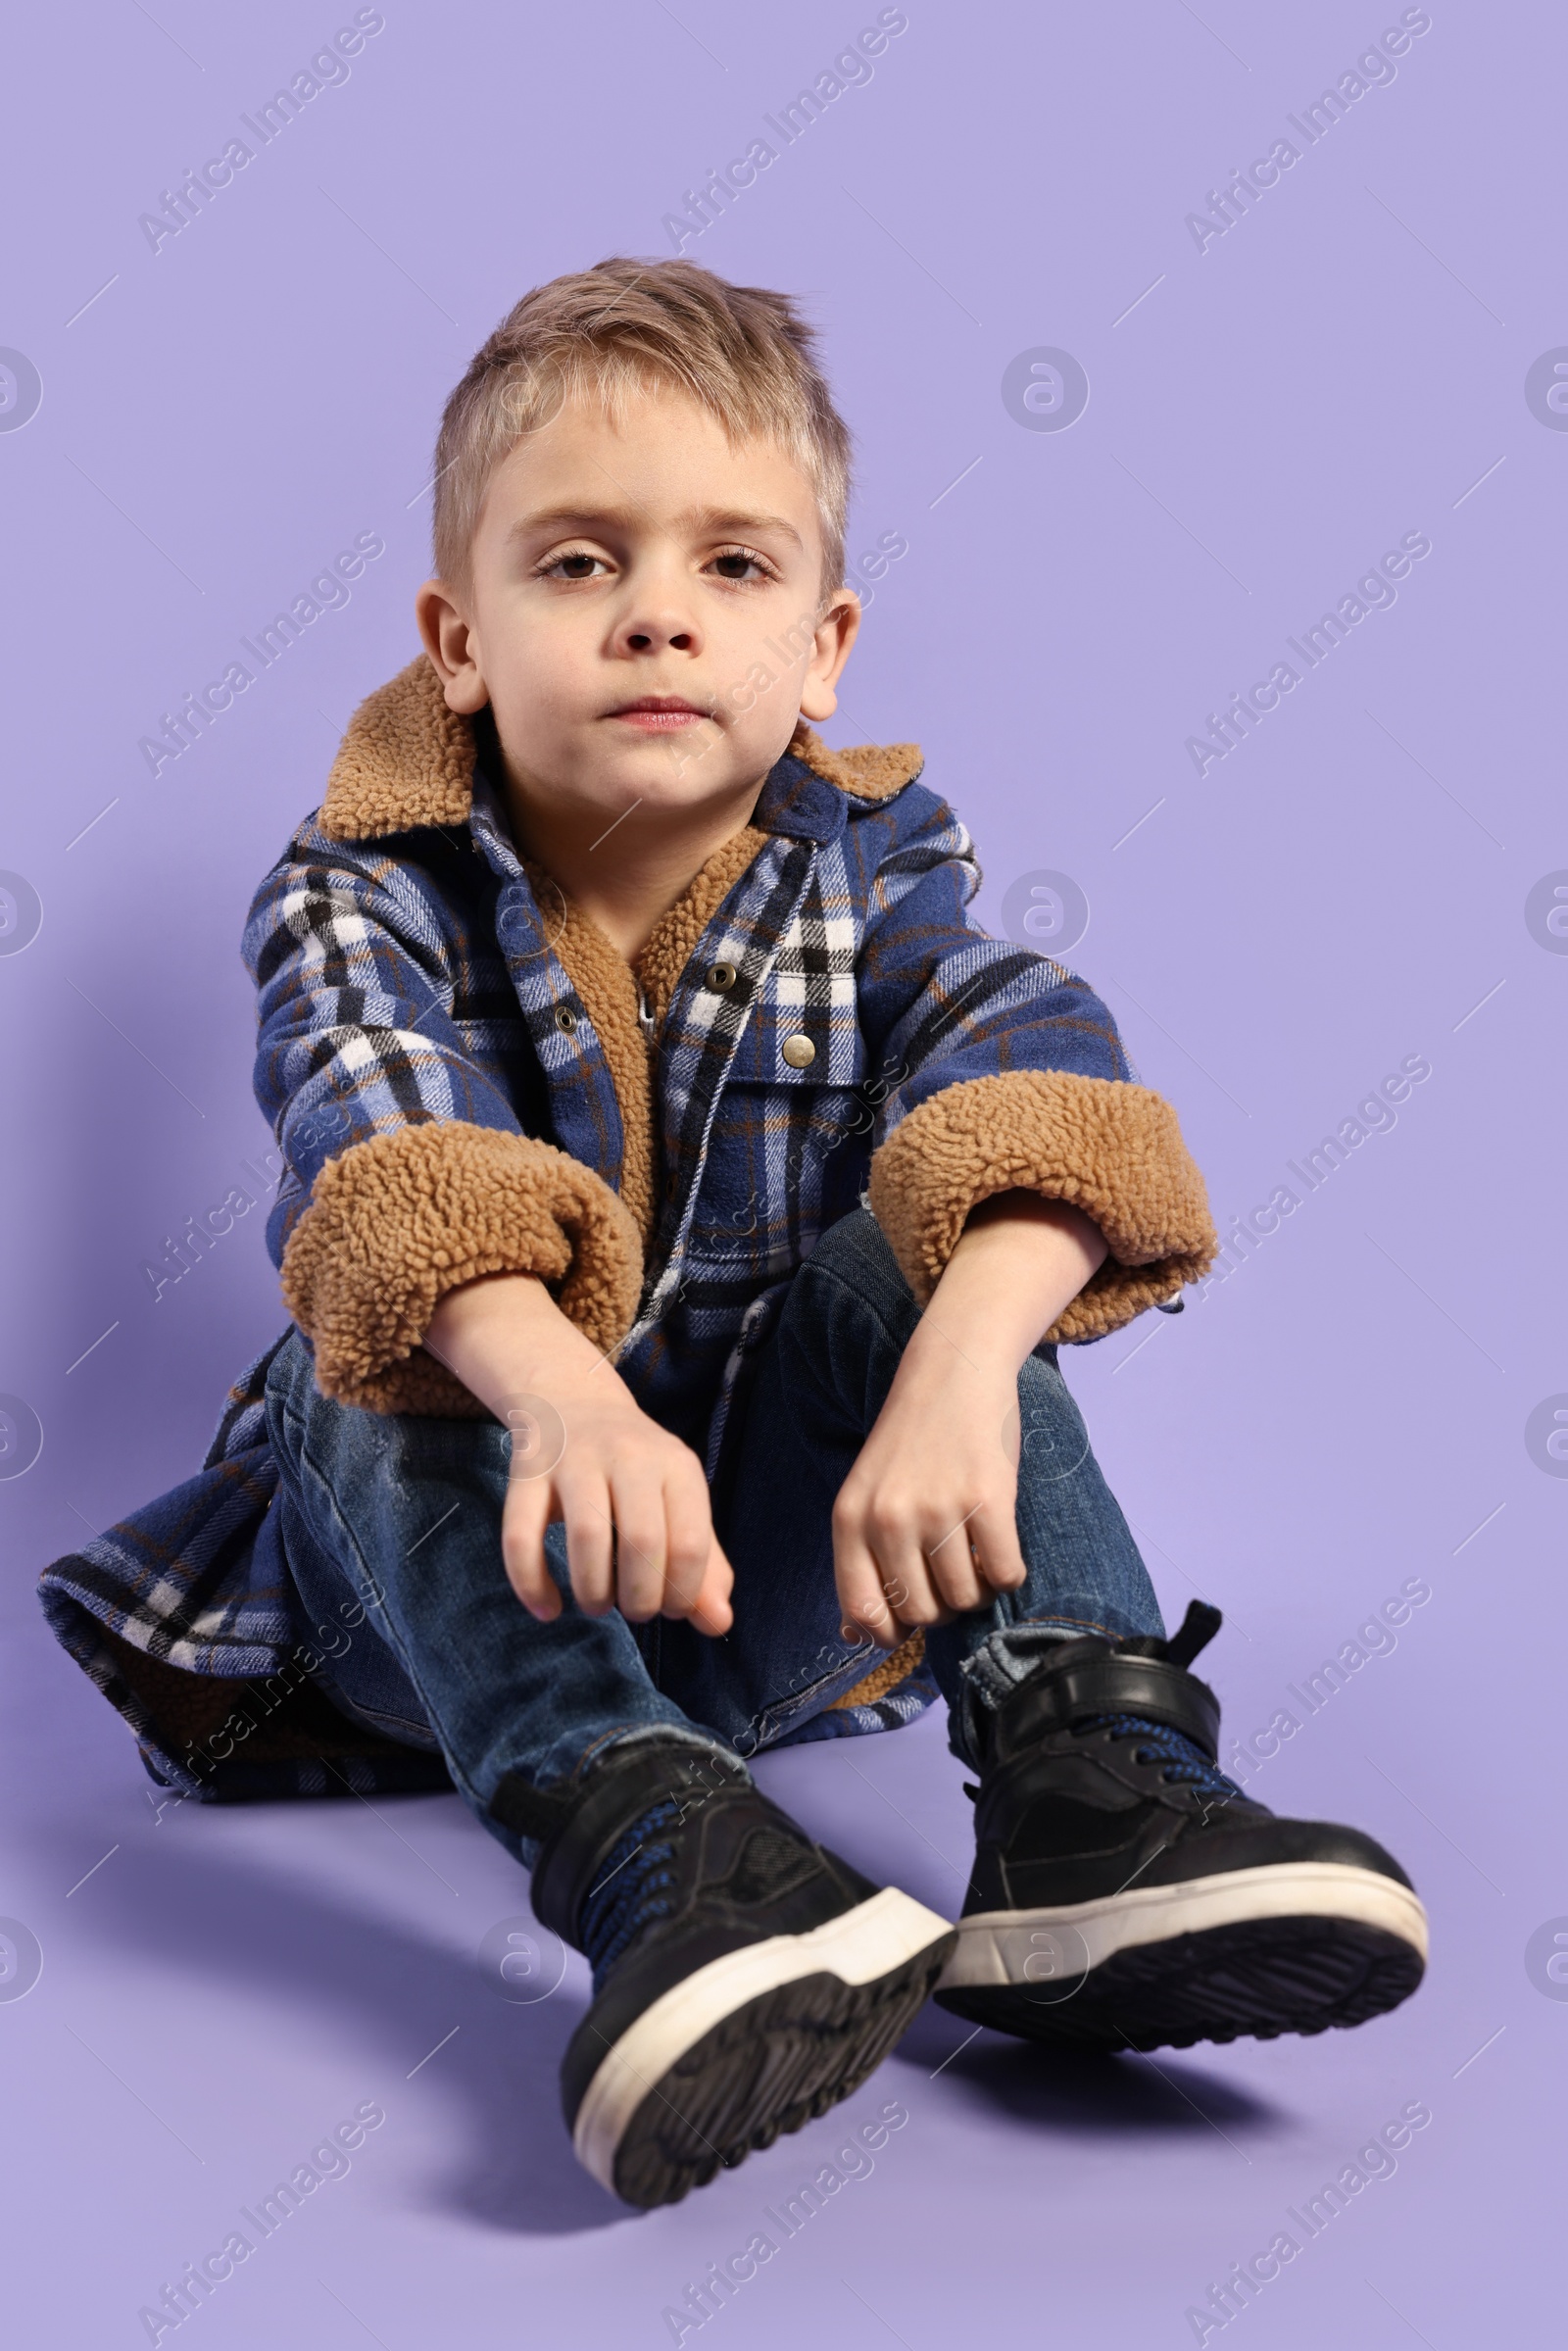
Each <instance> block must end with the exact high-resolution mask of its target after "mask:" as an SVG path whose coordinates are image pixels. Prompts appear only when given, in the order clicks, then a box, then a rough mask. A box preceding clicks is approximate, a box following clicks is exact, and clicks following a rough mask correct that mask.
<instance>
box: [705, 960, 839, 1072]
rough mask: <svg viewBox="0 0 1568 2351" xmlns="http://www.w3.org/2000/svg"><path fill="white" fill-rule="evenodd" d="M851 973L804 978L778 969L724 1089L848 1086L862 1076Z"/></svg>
mask: <svg viewBox="0 0 1568 2351" xmlns="http://www.w3.org/2000/svg"><path fill="white" fill-rule="evenodd" d="M865 1067H866V1057H865V1042H864V1039H863V1038H862V1037H861V1035H860V1024H859V1021H858V1017H857V1005H856V1001H855V983H854V978H853V975H848V974H846V975H845V976H844V977H842V978H841V977H840V976H838V975H837V974H835V975H833V976H832V977H828V976H827V975H824V976H823V977H821V978H820V979H815V978H813V979H807V978H806V977H805V975H803V974H801V973H799V972H791V971H780V970H779V969H778V968H777V967H776V966H775V968H774V969H773V970H772V971H770V972H769V974H768V976H767V978H766V980H765V981H764V982H763V985H762V988H761V991H760V994H759V996H758V998H757V1001H756V1003H755V1004H753V1005H752V1009H751V1016H750V1018H749V1019H748V1021H747V1023H746V1026H745V1028H744V1030H743V1031H742V1033H741V1039H740V1043H739V1044H738V1045H737V1047H736V1048H735V1056H734V1059H733V1060H732V1061H731V1063H730V1065H729V1072H728V1075H727V1078H726V1080H725V1083H726V1087H730V1086H744V1087H746V1088H748V1089H752V1088H766V1087H773V1086H779V1087H787V1088H790V1089H795V1088H798V1087H821V1086H838V1087H846V1088H847V1087H851V1086H856V1085H858V1083H859V1081H860V1079H861V1078H862V1077H863V1076H864V1074H865Z"/></svg>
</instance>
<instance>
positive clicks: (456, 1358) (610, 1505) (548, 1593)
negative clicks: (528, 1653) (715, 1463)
mask: <svg viewBox="0 0 1568 2351" xmlns="http://www.w3.org/2000/svg"><path fill="white" fill-rule="evenodd" d="M425 1345H426V1347H428V1348H429V1350H430V1352H431V1353H432V1354H434V1355H436V1356H437V1357H438V1358H439V1360H440V1361H442V1362H444V1363H445V1364H446V1365H447V1366H448V1368H449V1369H450V1370H451V1371H453V1372H455V1373H456V1375H457V1377H458V1378H459V1379H460V1380H462V1382H463V1384H464V1386H465V1387H466V1388H468V1389H469V1390H471V1392H472V1393H473V1394H474V1395H475V1396H477V1397H478V1398H479V1400H480V1402H481V1403H484V1404H487V1405H488V1406H489V1408H490V1410H491V1411H492V1412H494V1413H495V1415H496V1417H497V1419H498V1420H502V1421H504V1422H506V1423H507V1425H508V1427H509V1428H510V1429H511V1431H512V1445H513V1451H512V1475H511V1478H510V1480H509V1483H508V1486H507V1498H506V1504H505V1508H504V1510H503V1514H502V1522H501V1548H502V1556H503V1559H504V1561H505V1563H506V1570H507V1575H508V1578H509V1580H510V1582H511V1584H512V1588H513V1590H514V1591H515V1592H516V1594H517V1597H518V1598H519V1599H520V1600H521V1602H522V1604H523V1606H524V1607H525V1608H527V1609H528V1610H529V1612H530V1613H531V1614H532V1615H534V1616H536V1617H538V1618H539V1619H540V1621H541V1622H542V1623H546V1624H548V1623H550V1622H551V1621H552V1620H553V1619H554V1618H556V1617H557V1616H559V1615H560V1613H561V1608H562V1597H561V1593H560V1592H559V1591H558V1589H557V1587H556V1584H555V1580H554V1578H553V1577H552V1576H551V1573H550V1570H549V1566H548V1564H547V1562H546V1558H545V1530H546V1528H547V1527H548V1526H550V1525H551V1524H552V1522H553V1521H555V1520H561V1521H563V1522H564V1526H565V1530H566V1557H567V1561H568V1565H569V1570H570V1576H571V1590H572V1594H573V1597H574V1598H575V1600H576V1602H577V1605H578V1607H579V1608H581V1609H582V1610H583V1612H584V1613H585V1614H586V1615H588V1616H604V1615H606V1614H607V1613H608V1612H609V1610H610V1609H612V1608H616V1607H618V1608H619V1610H620V1612H621V1614H622V1615H623V1616H624V1617H626V1618H628V1619H629V1620H630V1621H631V1622H632V1623H633V1624H642V1623H645V1622H646V1621H647V1620H648V1619H649V1618H650V1617H655V1616H669V1617H684V1618H688V1619H689V1620H690V1621H691V1623H692V1624H693V1625H695V1626H696V1628H697V1630H698V1631H699V1632H700V1633H707V1634H710V1635H715V1636H716V1635H719V1634H722V1633H727V1632H728V1631H729V1628H730V1626H731V1624H732V1623H733V1621H734V1619H733V1613H732V1611H731V1608H730V1604H729V1594H730V1589H731V1586H732V1585H733V1583H734V1580H735V1579H734V1573H733V1571H732V1569H731V1567H730V1564H729V1561H728V1560H727V1559H726V1558H725V1556H724V1554H723V1551H722V1550H721V1549H720V1548H719V1545H718V1542H717V1540H716V1538H715V1536H714V1534H713V1522H712V1514H711V1507H710V1502H709V1494H708V1481H707V1479H706V1478H705V1477H704V1475H703V1468H702V1463H701V1462H700V1461H699V1460H698V1458H697V1455H696V1454H695V1453H694V1452H693V1451H692V1450H691V1447H690V1446H689V1445H682V1443H681V1442H680V1440H679V1438H677V1437H672V1436H671V1435H670V1434H669V1431H668V1430H667V1429H662V1428H661V1427H660V1425H659V1423H658V1422H657V1421H654V1420H651V1419H650V1418H649V1416H648V1414H647V1413H646V1412H644V1411H643V1410H642V1409H641V1407H640V1406H639V1405H638V1403H637V1401H636V1399H635V1398H634V1397H633V1396H632V1395H631V1393H630V1391H629V1390H628V1389H627V1387H626V1385H625V1383H624V1381H622V1380H621V1379H620V1377H619V1375H618V1374H617V1373H616V1372H615V1370H614V1368H613V1365H612V1364H610V1363H609V1362H608V1361H606V1360H605V1359H604V1358H603V1357H601V1356H600V1355H599V1353H598V1352H597V1350H596V1349H595V1348H594V1347H593V1346H592V1345H591V1344H590V1343H589V1341H588V1340H586V1339H585V1338H584V1337H583V1336H582V1333H581V1332H580V1331H578V1330H576V1329H575V1328H574V1326H573V1325H572V1324H571V1323H569V1322H568V1321H567V1320H566V1318H565V1316H564V1314H563V1313H562V1312H561V1309H560V1308H559V1307H558V1306H557V1305H556V1303H555V1301H554V1300H553V1299H552V1298H551V1297H550V1296H549V1293H548V1292H547V1291H546V1290H545V1288H544V1286H543V1285H542V1283H540V1282H538V1281H535V1280H534V1279H533V1278H532V1277H531V1276H530V1275H526V1274H500V1275H496V1276H493V1277H491V1278H489V1279H487V1280H483V1281H478V1282H470V1283H468V1284H466V1286H465V1287H464V1288H463V1289H461V1290H454V1291H449V1292H448V1294H447V1296H446V1297H445V1298H443V1299H442V1300H441V1302H440V1304H439V1305H438V1306H437V1308H436V1310H435V1313H434V1315H433V1316H432V1317H431V1321H430V1327H429V1330H428V1332H427V1333H426V1337H425Z"/></svg>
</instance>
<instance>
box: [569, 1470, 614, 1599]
mask: <svg viewBox="0 0 1568 2351" xmlns="http://www.w3.org/2000/svg"><path fill="white" fill-rule="evenodd" d="M559 1491H560V1496H561V1515H562V1517H563V1518H564V1520H565V1522H566V1559H567V1562H568V1565H569V1567H570V1571H571V1590H572V1596H573V1597H574V1598H575V1600H576V1602H577V1605H578V1607H579V1608H580V1609H581V1610H582V1612H583V1614H584V1616H604V1615H605V1614H607V1612H608V1611H609V1610H610V1609H611V1608H613V1606H614V1600H615V1586H614V1573H613V1565H612V1561H613V1532H614V1520H613V1518H612V1516H611V1510H610V1489H609V1487H608V1486H607V1485H606V1484H605V1481H604V1479H603V1478H602V1477H600V1476H598V1475H597V1474H594V1473H587V1472H584V1471H582V1470H577V1471H575V1472H574V1473H573V1474H572V1476H571V1477H570V1478H569V1479H565V1478H564V1479H562V1480H561V1481H560V1488H559Z"/></svg>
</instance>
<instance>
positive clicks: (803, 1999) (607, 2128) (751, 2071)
mask: <svg viewBox="0 0 1568 2351" xmlns="http://www.w3.org/2000/svg"><path fill="white" fill-rule="evenodd" d="M515 1787H516V1784H515V1783H514V1782H509V1783H507V1784H506V1785H505V1786H504V1788H503V1790H502V1793H501V1794H500V1795H498V1797H497V1799H496V1802H495V1805H494V1806H493V1810H494V1811H495V1814H496V1817H497V1818H498V1819H501V1820H503V1821H504V1822H507V1824H508V1825H510V1826H518V1827H521V1828H522V1829H523V1832H524V1834H536V1833H537V1832H536V1830H534V1828H533V1827H532V1825H531V1822H530V1821H529V1820H528V1819H527V1818H526V1817H525V1816H526V1815H527V1813H528V1812H529V1810H530V1808H531V1807H537V1805H538V1804H539V1802H540V1798H539V1797H538V1795H537V1794H535V1793H532V1792H531V1791H530V1792H528V1793H526V1794H524V1795H523V1797H522V1799H521V1802H520V1804H515V1805H514V1806H513V1807H512V1815H511V1816H510V1817H509V1810H508V1802H509V1797H508V1790H509V1789H515ZM545 1801H547V1802H548V1801H550V1799H548V1798H547V1799H545ZM534 1817H537V1815H536V1814H535V1816H534ZM533 1906H534V1910H535V1913H536V1914H537V1916H538V1917H539V1918H540V1919H541V1920H542V1921H543V1922H544V1924H545V1925H546V1926H547V1927H550V1928H552V1929H553V1930H554V1931H555V1933H556V1934H558V1935H561V1936H562V1938H563V1939H564V1941H566V1942H569V1943H572V1944H574V1945H575V1947H576V1948H577V1949H578V1950H580V1951H583V1952H585V1953H586V1955H587V1956H588V1958H589V1959H590V1960H591V1961H592V1963H593V1970H594V1999H593V2004H592V2006H591V2007H590V2008H589V2010H588V2013H587V2015H586V2016H585V2017H584V2018H583V2020H582V2023H581V2024H580V2025H579V2026H578V2028H577V2030H576V2032H575V2033H573V2035H572V2037H571V2040H570V2043H569V2044H568V2046H567V2049H566V2054H565V2057H564V2061H563V2064H562V2100H563V2104H564V2110H565V2116H566V2125H567V2128H568V2129H569V2131H571V2135H572V2145H573V2147H574V2148H575V2150H576V2154H577V2158H578V2161H579V2162H580V2163H582V2164H583V2166H584V2167H585V2169H586V2170H588V2171H590V2172H591V2173H592V2174H593V2176H594V2178H595V2179H596V2180H599V2181H601V2183H602V2184H603V2185H604V2186H606V2187H608V2188H610V2189H612V2190H613V2193H614V2194H616V2195H617V2196H620V2197H623V2198H624V2199H625V2201H626V2202H627V2203H628V2204H638V2205H643V2206H650V2205H656V2204H674V2203H676V2202H678V2201H679V2199H680V2198H681V2197H682V2196H684V2195H685V2194H686V2192H687V2190H688V2188H692V2187H700V2186H702V2185H704V2184H705V2183H706V2182H707V2181H708V2180H711V2178H712V2177H713V2174H714V2173H715V2172H716V2171H717V2170H718V2168H719V2166H720V2165H721V2164H722V2165H734V2164H738V2163H740V2162H741V2161H742V2160H743V2159H744V2157H745V2156H747V2155H748V2154H750V2152H751V2150H752V2149H753V2148H754V2147H767V2146H771V2144H772V2142H773V2140H774V2139H775V2138H777V2137H778V2135H779V2133H780V2132H781V2131H799V2130H800V2128H801V2126H802V2124H803V2123H807V2122H809V2121H810V2119H811V2117H812V2116H813V2115H818V2114H823V2113H825V2112H826V2110H827V2108H828V2107H830V2106H834V2105H836V2104H837V2103H838V2101H839V2099H841V2098H846V2097H848V2096H849V2094H850V2092H851V2091H852V2090H854V2089H856V2088H858V2085H859V2083H860V2082H863V2081H864V2080H865V2078H866V2076H867V2074H869V2073H870V2072H871V2070H872V2068H873V2067H874V2066H877V2065H879V2064H880V2063H881V2061H882V2059H883V2058H884V2057H885V2056H886V2055H887V2053H888V2051H889V2049H891V2048H892V2046H893V2044H894V2042H895V2041H896V2040H897V2039H898V2038H899V2036H900V2034H901V2033H903V2032H904V2029H905V2027H906V2026H907V2024H908V2023H909V2021H910V2019H911V2018H912V2017H913V2015H914V2014H915V2011H916V2010H917V2009H918V2008H919V2007H920V2005H921V2003H922V2002H923V2001H924V2000H925V1998H926V1995H927V1994H928V1992H929V1991H930V1989H931V1987H932V1985H933V1984H934V1983H935V1982H936V1979H937V1977H938V1976H939V1975H940V1973H941V1971H942V1964H943V1962H944V1960H945V1959H946V1958H947V1956H948V1954H949V1952H950V1951H951V1950H952V1949H953V1945H954V1940H955V1935H954V1930H953V1928H952V1927H951V1926H950V1925H949V1923H948V1921H947V1920H946V1919H940V1918H938V1917H937V1916H936V1914H935V1913H934V1912H933V1911H930V1910H926V1909H924V1908H923V1907H922V1905H921V1904H920V1903H918V1902H916V1901H913V1900H911V1898H910V1897H909V1895H907V1894H906V1893H900V1892H899V1891H898V1889H897V1888H896V1887H892V1886H888V1887H882V1888H878V1887H877V1886H872V1885H871V1884H870V1883H869V1882H868V1881H867V1880H866V1879H864V1878H862V1877H860V1876H859V1874H858V1871H855V1870H852V1869H851V1868H850V1867H849V1866H848V1864H847V1863H846V1862H843V1861H840V1860H839V1859H838V1857H837V1856H836V1855H835V1854H833V1853H829V1852H826V1851H824V1849H823V1848H822V1847H821V1846H820V1845H817V1844H813V1843H812V1841H811V1839H810V1838H809V1837H808V1836H807V1835H806V1833H805V1831H804V1830H802V1829H799V1828H797V1826H796V1824H795V1823H794V1822H793V1821H792V1820H791V1819H790V1818H789V1815H788V1814H787V1813H784V1812H781V1811H780V1810H779V1808H778V1806H777V1805H776V1804H771V1803H769V1802H768V1800H767V1798H766V1797H765V1796H764V1795H762V1794H761V1793H760V1791H759V1789H758V1788H756V1787H754V1785H753V1784H752V1781H751V1779H750V1777H749V1776H748V1774H747V1773H746V1771H745V1769H744V1767H743V1766H742V1765H740V1764H739V1763H735V1764H733V1765H730V1764H727V1763H726V1762H725V1760H724V1759H723V1758H721V1757H720V1756H718V1755H716V1754H709V1755H705V1754H703V1753H702V1752H701V1751H700V1750H698V1749H696V1748H693V1747H689V1746H680V1745H664V1744H662V1743H656V1742H654V1741H652V1740H649V1741H642V1740H636V1741H630V1742H628V1743H626V1744H625V1745H624V1746H619V1747H613V1748H612V1749H611V1750H610V1751H609V1753H608V1754H607V1756H606V1759H605V1761H604V1762H603V1763H602V1764H600V1765H599V1766H598V1767H597V1768H596V1769H595V1770H594V1771H593V1772H592V1774H591V1775H590V1776H589V1778H588V1780H587V1781H586V1782H585V1784H584V1786H583V1788H582V1792H581V1794H580V1795H576V1796H574V1797H573V1799H572V1801H571V1803H570V1808H569V1810H568V1811H567V1812H566V1815H565V1818H564V1821H563V1822H562V1823H561V1825H560V1826H559V1827H558V1828H556V1829H555V1830H554V1832H553V1833H552V1834H551V1835H550V1836H549V1837H548V1838H547V1840H546V1842H545V1845H544V1848H543V1850H542V1851H541V1853H540V1856H539V1860H538V1863H537V1865H536V1867H535V1870H534V1876H533Z"/></svg>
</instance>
